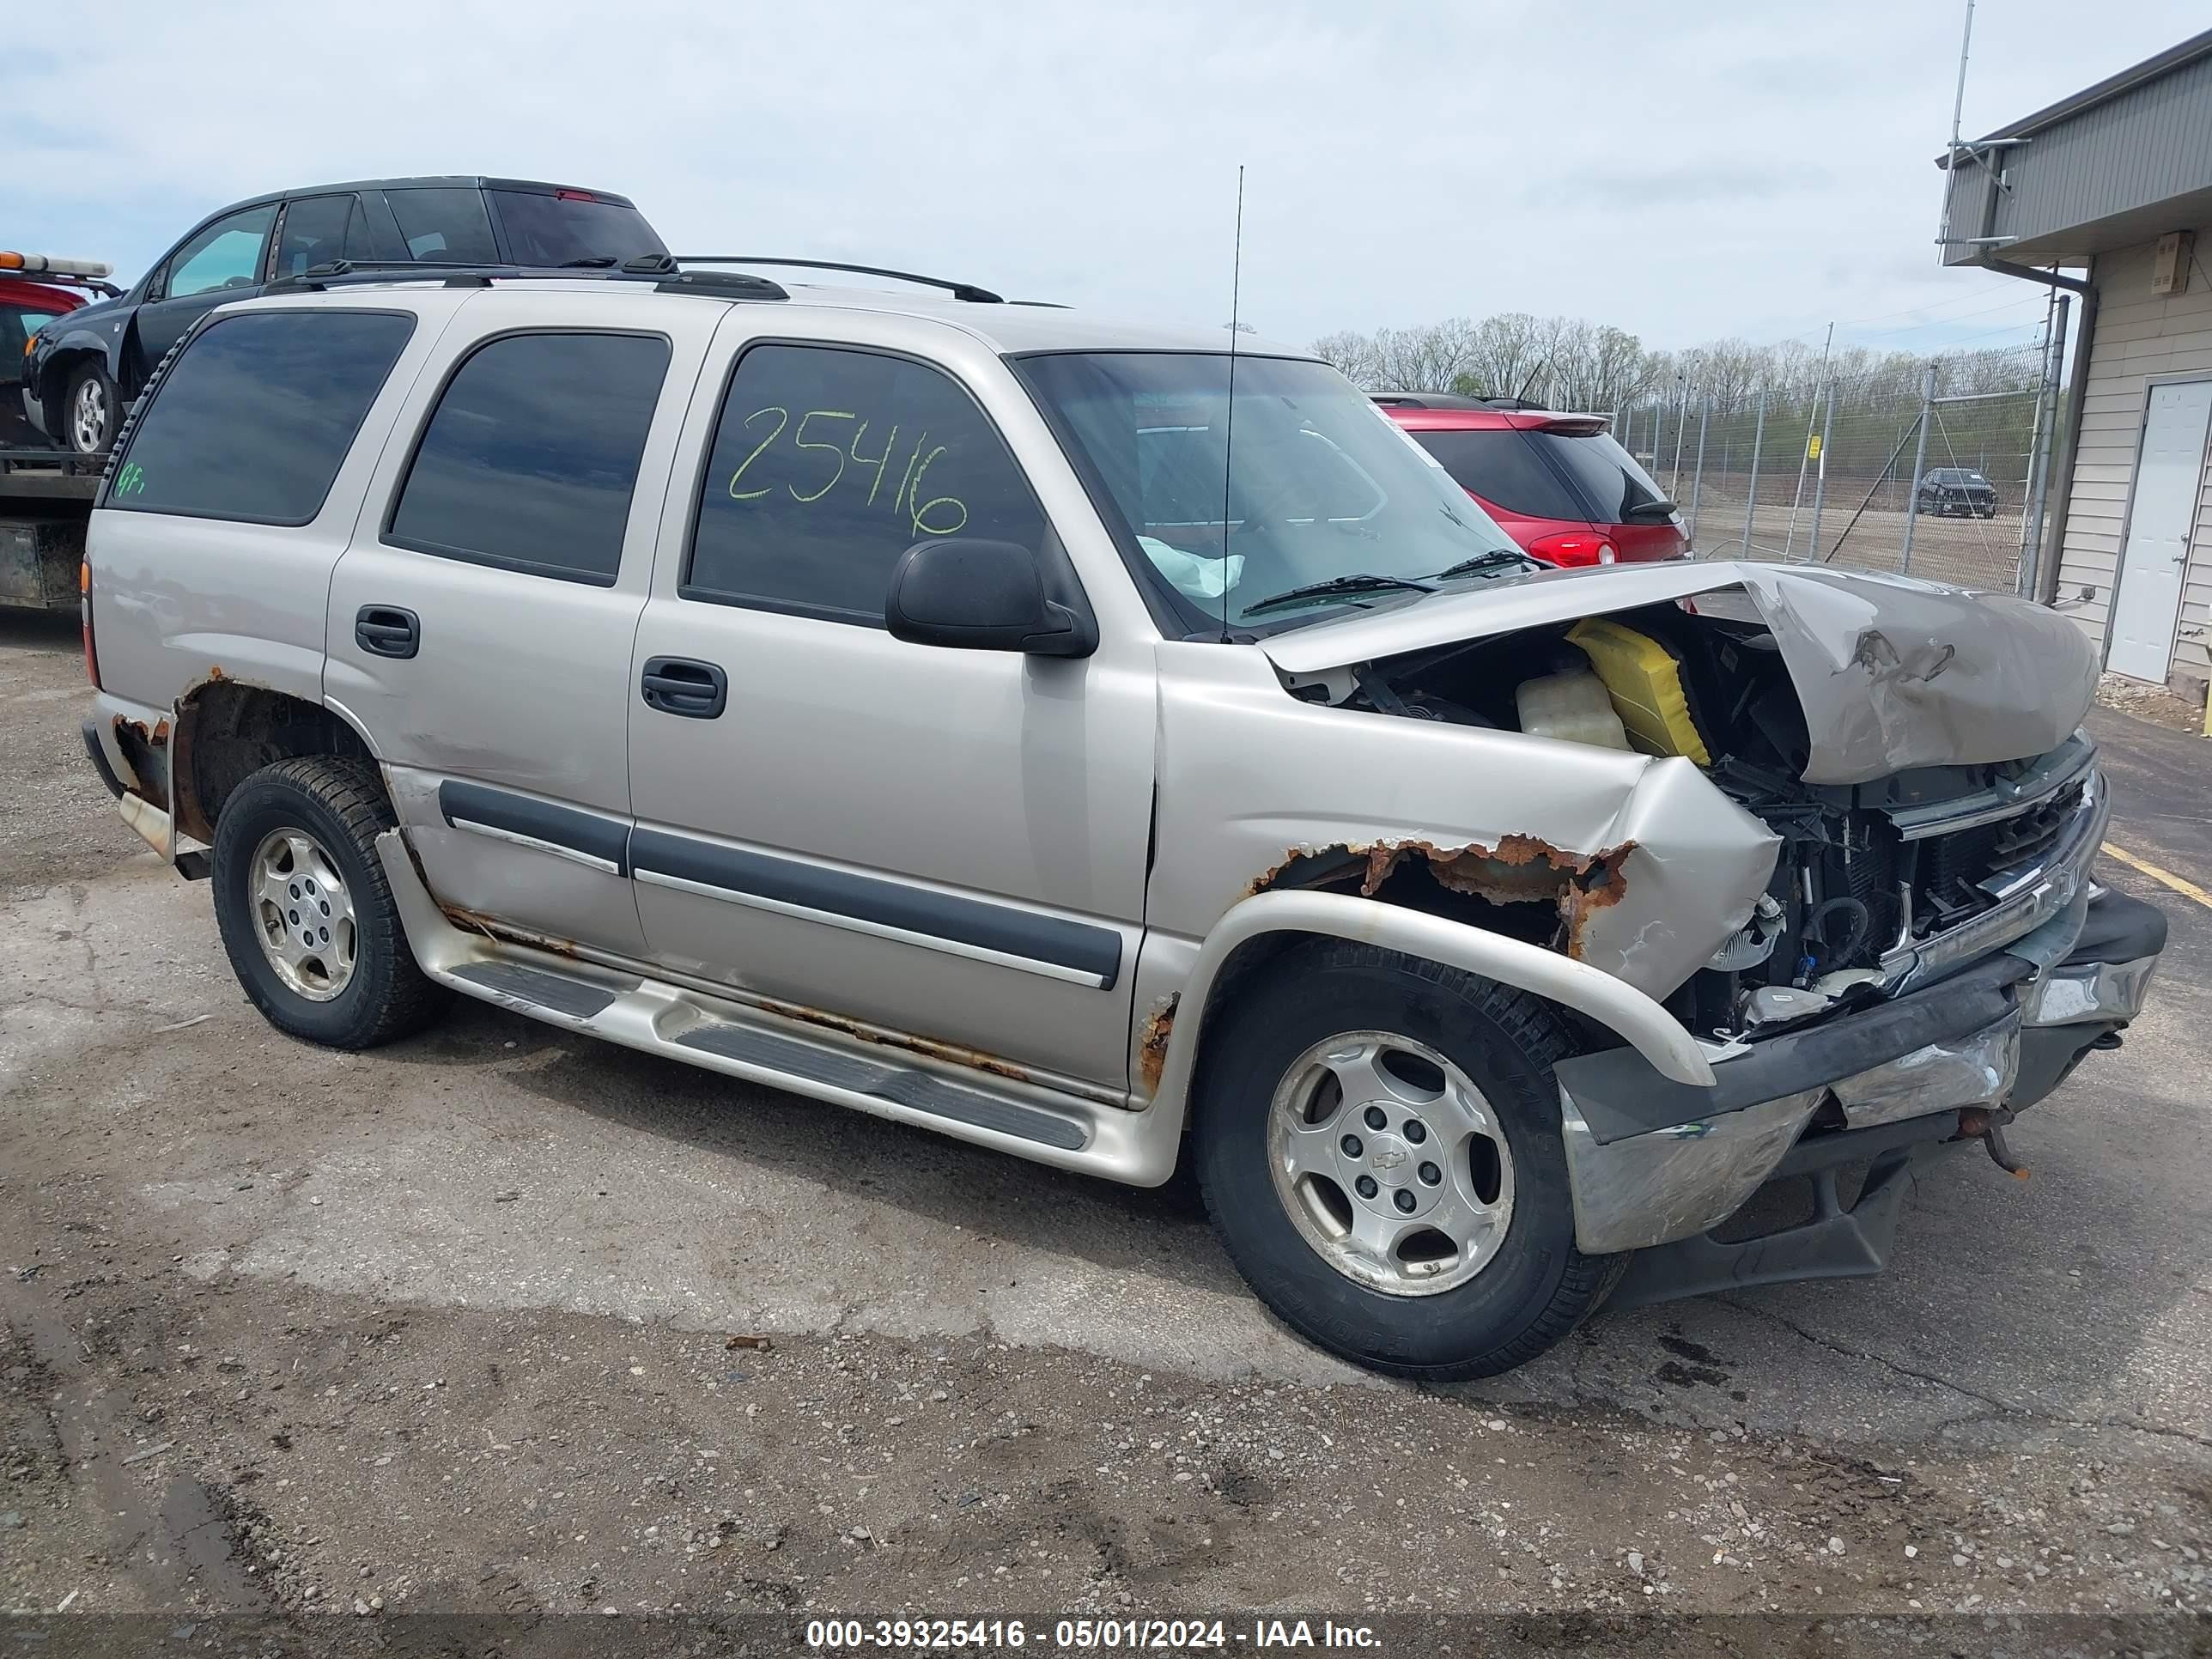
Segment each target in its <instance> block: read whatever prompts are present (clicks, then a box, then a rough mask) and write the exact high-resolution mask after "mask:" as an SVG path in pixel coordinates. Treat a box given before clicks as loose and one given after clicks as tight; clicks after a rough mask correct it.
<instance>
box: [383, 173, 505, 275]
mask: <svg viewBox="0 0 2212 1659" xmlns="http://www.w3.org/2000/svg"><path fill="white" fill-rule="evenodd" d="M384 199H385V200H386V202H388V203H390V204H392V217H393V218H395V219H397V220H398V222H399V234H400V235H402V236H403V237H404V238H405V239H406V240H407V257H408V258H410V259H422V260H425V261H427V262H428V263H429V264H440V265H489V264H498V263H499V249H498V247H497V246H495V245H494V243H493V241H492V239H491V218H490V216H489V215H488V214H487V213H485V211H484V204H483V192H482V191H474V190H393V191H386V192H385V197H384Z"/></svg>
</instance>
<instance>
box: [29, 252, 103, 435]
mask: <svg viewBox="0 0 2212 1659" xmlns="http://www.w3.org/2000/svg"><path fill="white" fill-rule="evenodd" d="M109 270H110V267H109V266H107V265H105V264H100V262H99V261H97V260H94V259H50V258H46V257H45V256H44V255H42V254H37V253H16V252H9V251H0V449H16V448H23V447H31V448H39V449H43V448H45V447H46V434H44V433H43V432H41V431H40V430H39V428H37V427H36V426H34V425H33V424H32V423H31V421H30V419H29V416H27V413H26V412H25V410H24V409H23V408H22V405H21V398H20V397H19V396H18V395H17V394H18V388H20V387H21V385H22V384H23V362H24V358H25V356H27V353H28V351H29V349H30V337H31V336H32V335H33V334H35V333H37V332H38V331H40V329H42V328H44V327H45V326H46V325H47V324H48V323H50V322H52V320H53V319H55V318H57V317H59V316H61V315H62V314H63V313H66V312H71V311H75V310H76V309H78V308H79V307H82V305H83V304H84V302H85V298H84V295H83V293H82V290H83V289H91V290H93V291H94V293H98V294H103V295H108V296H110V297H111V298H112V296H113V295H116V294H118V293H119V292H121V290H120V289H117V288H116V287H115V286H114V285H113V284H112V283H108V282H106V280H104V279H105V278H106V276H107V274H108V271H109Z"/></svg>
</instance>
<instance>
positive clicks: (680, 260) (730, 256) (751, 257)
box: [623, 253, 1006, 306]
mask: <svg viewBox="0 0 2212 1659" xmlns="http://www.w3.org/2000/svg"><path fill="white" fill-rule="evenodd" d="M639 263H641V261H639V260H632V261H631V262H630V264H639ZM670 263H671V264H677V265H790V266H794V267H797V268H799V269H803V270H849V271H854V272H857V273H859V274H860V275H861V276H888V277H890V278H891V280H892V281H894V282H900V283H921V286H922V287H924V288H941V289H945V292H946V293H948V294H950V295H951V296H952V297H953V298H954V299H956V300H968V301H974V302H975V304H977V305H988V306H1000V305H1004V304H1006V296H1005V295H999V294H994V293H992V292H991V290H990V289H987V288H978V287H976V286H975V283H956V282H953V281H952V280H951V279H950V278H949V277H944V276H921V275H919V274H917V273H916V272H914V271H911V270H890V268H889V267H887V266H884V265H855V264H847V263H845V262H844V261H843V260H842V259H778V258H769V256H767V255H765V254H758V253H678V254H675V255H672V256H671V258H670ZM623 269H624V270H628V269H629V265H625V266H624V267H623Z"/></svg>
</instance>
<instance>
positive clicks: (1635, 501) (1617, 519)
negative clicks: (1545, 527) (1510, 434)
mask: <svg viewBox="0 0 2212 1659" xmlns="http://www.w3.org/2000/svg"><path fill="white" fill-rule="evenodd" d="M1529 436H1530V437H1531V438H1532V439H1534V441H1536V442H1537V443H1538V444H1540V445H1541V446H1542V447H1543V448H1544V450H1545V452H1546V453H1547V454H1548V455H1550V457H1551V458H1552V459H1553V460H1554V461H1556V462H1557V463H1559V466H1560V467H1561V468H1562V469H1563V470H1564V471H1565V472H1566V473H1567V474H1568V475H1569V476H1570V477H1572V478H1573V479H1574V481H1575V483H1576V485H1577V487H1578V488H1579V489H1581V491H1582V493H1583V495H1586V496H1588V497H1589V504H1590V505H1589V514H1590V518H1591V520H1593V521H1594V522H1595V523H1598V524H1620V523H1623V522H1625V519H1624V515H1625V514H1626V513H1627V511H1628V509H1629V508H1630V507H1641V506H1643V505H1644V503H1645V502H1646V501H1665V500H1666V499H1667V492H1666V491H1665V490H1663V489H1660V488H1659V485H1658V483H1656V481H1655V480H1654V479H1653V478H1652V477H1651V475H1650V473H1649V472H1646V471H1644V469H1643V468H1642V467H1641V466H1639V465H1637V461H1636V458H1635V457H1634V456H1633V455H1631V454H1630V453H1628V452H1627V451H1626V450H1625V449H1623V448H1622V447H1620V445H1619V444H1617V443H1615V442H1614V441H1613V439H1612V438H1611V437H1610V436H1609V435H1607V434H1605V433H1602V432H1599V433H1593V434H1591V435H1589V436H1588V437H1572V436H1570V435H1568V434H1566V433H1564V432H1532V433H1530V434H1529Z"/></svg>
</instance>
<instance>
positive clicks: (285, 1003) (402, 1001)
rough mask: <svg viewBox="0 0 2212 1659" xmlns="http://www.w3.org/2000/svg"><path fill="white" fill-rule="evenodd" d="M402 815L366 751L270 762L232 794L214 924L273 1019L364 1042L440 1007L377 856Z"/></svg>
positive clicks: (400, 1031) (414, 1026)
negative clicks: (358, 756) (363, 755)
mask: <svg viewBox="0 0 2212 1659" xmlns="http://www.w3.org/2000/svg"><path fill="white" fill-rule="evenodd" d="M396 822H397V820H396V819H395V818H394V817H392V805H391V803H390V802H389V801H388V800H387V799H386V798H385V794H384V790H383V787H382V784H381V782H380V780H379V778H378V776H377V773H376V769H375V767H374V765H373V764H372V763H369V762H367V761H362V760H352V759H341V758H338V757H334V756H328V755H313V756H307V757H303V758H301V759H298V760H288V761H279V762H278V763H276V764H275V765H274V766H264V768H262V769H261V770H259V771H258V772H256V773H255V774H254V775H252V777H250V778H248V779H246V781H245V782H244V783H242V784H240V785H239V787H237V789H236V790H234V792H233V793H232V794H231V796H230V798H229V799H228V800H226V801H225V802H224V803H223V805H222V817H221V818H220V819H219V820H218V821H217V822H216V829H215V858H214V869H213V877H214V882H215V915H216V925H217V926H218V927H220V928H221V930H222V944H223V949H224V951H226V952H227V953H228V955H229V957H230V966H231V970H232V971H233V972H234V973H235V974H236V975H238V982H239V984H240V986H241V987H244V989H245V991H246V996H247V997H248V998H249V999H251V1000H252V1003H253V1006H255V1007H257V1008H258V1009H260V1010H261V1012H262V1014H263V1016H264V1018H267V1019H268V1021H269V1023H270V1024H272V1025H274V1026H275V1027H276V1029H277V1030H280V1031H283V1032H286V1033H288V1034H289V1035H290V1036H295V1037H300V1038H301V1039H303V1040H305V1041H307V1042H318V1043H321V1044H322V1045H323V1046H325V1048H374V1046H375V1045H377V1044H378V1043H380V1042H391V1041H392V1040H393V1039H394V1038H397V1037H402V1036H407V1035H409V1034H410V1033H411V1032H414V1031H417V1030H421V1029H422V1027H423V1026H425V1025H428V1024H429V1023H430V1022H431V1021H432V1020H434V1019H435V1018H437V1017H438V1016H439V1015H440V1014H441V1012H444V1010H445V1007H446V1003H447V995H446V993H445V991H444V989H443V987H441V986H439V985H438V984H437V983H436V982H435V981H433V980H431V979H430V978H428V976H427V975H424V973H423V972H422V969H421V968H419V967H418V966H416V962H415V956H414V952H413V951H411V950H410V948H409V946H408V944H407V935H406V932H405V930H404V928H403V927H402V926H401V925H400V921H399V910H398V906H397V905H396V904H395V903H394V902H393V901H392V888H391V885H390V884H389V883H387V882H386V880H385V877H384V866H383V864H382V862H381V861H380V860H379V859H378V857H377V854H376V838H377V836H380V835H381V834H382V833H383V832H384V831H385V830H386V829H391V828H392V827H393V825H394V823H396Z"/></svg>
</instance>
